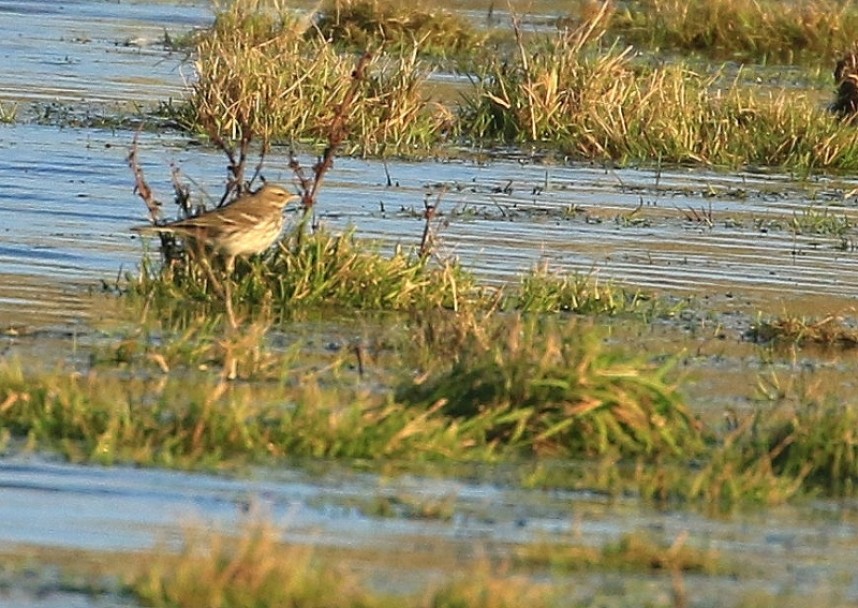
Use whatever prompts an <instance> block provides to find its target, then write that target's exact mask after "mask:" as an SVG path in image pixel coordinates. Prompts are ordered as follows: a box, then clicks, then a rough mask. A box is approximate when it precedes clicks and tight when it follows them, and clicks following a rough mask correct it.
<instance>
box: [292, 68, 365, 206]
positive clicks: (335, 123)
mask: <svg viewBox="0 0 858 608" xmlns="http://www.w3.org/2000/svg"><path fill="white" fill-rule="evenodd" d="M370 60H372V53H371V52H369V51H367V52H365V53H364V54H363V55H362V56H361V58H360V59H358V62H357V65H356V66H355V69H354V71H353V72H352V81H351V85H350V86H349V88H348V90H347V91H346V94H345V96H344V97H343V100H342V101H341V102H340V104H339V105H338V106H337V110H336V112H334V117H333V119H332V120H331V124H330V125H329V126H328V145H327V146H326V147H325V151H324V152H323V153H322V155H321V156H320V157H319V159H318V160H317V161H316V163H315V164H314V165H313V176H314V178H313V180H312V181H310V180H309V179H308V178H307V177H306V176H305V175H304V171H303V170H302V169H301V167H300V165H299V164H298V161H297V160H296V159H295V156H294V155H293V154H292V153H290V161H289V167H290V168H291V169H292V171H294V173H295V176H296V177H297V178H298V181H299V182H300V184H301V189H302V190H303V196H302V199H301V202H302V204H303V206H304V217H307V215H308V214H309V213H310V212H311V211H312V209H313V206H314V205H315V204H316V195H317V194H318V192H319V188H321V186H322V181H323V180H324V178H325V174H326V173H327V172H328V171H329V170H330V168H331V167H332V166H333V164H334V156H335V154H336V151H337V148H339V146H340V144H342V143H343V141H345V139H346V137H347V136H348V132H349V129H348V124H347V119H348V115H349V112H350V110H351V107H352V105H353V104H354V101H355V99H356V97H357V94H358V89H359V88H360V84H361V81H363V80H364V79H365V77H366V67H367V65H369V62H370Z"/></svg>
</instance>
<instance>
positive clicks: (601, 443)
mask: <svg viewBox="0 0 858 608" xmlns="http://www.w3.org/2000/svg"><path fill="white" fill-rule="evenodd" d="M497 321H499V322H496V323H490V324H488V325H487V326H486V325H485V324H482V323H481V324H479V325H477V324H474V325H473V326H472V328H471V331H470V332H469V333H468V334H466V335H465V336H463V337H462V339H461V344H459V348H458V349H457V351H458V352H457V354H456V356H455V358H454V359H453V360H452V361H451V362H449V363H445V362H443V361H442V362H439V363H438V364H436V367H435V368H434V369H430V370H429V371H428V372H427V373H426V374H425V375H424V376H423V377H421V378H420V379H419V380H418V381H417V382H416V383H413V384H406V385H405V386H404V387H402V388H401V389H400V391H399V398H400V399H403V400H405V401H406V402H409V403H415V404H423V405H424V406H433V404H434V407H438V408H440V411H441V412H443V413H444V415H446V416H449V417H451V418H453V419H456V420H461V421H467V422H468V423H469V424H477V425H479V427H480V428H481V432H482V433H483V434H484V436H485V441H486V442H488V443H500V444H502V445H506V446H510V447H512V448H516V449H523V450H524V451H526V452H529V453H531V454H541V455H553V456H562V457H576V458H578V457H594V456H603V457H604V456H607V455H612V456H615V457H630V456H657V455H666V456H670V457H685V458H687V457H691V456H692V455H696V454H697V453H698V452H699V451H700V449H701V448H702V447H703V436H702V434H701V432H700V430H699V428H698V425H697V423H696V421H695V420H694V418H693V417H692V415H691V414H690V412H689V411H688V410H687V408H686V406H685V405H684V403H683V402H682V399H681V398H680V397H679V395H678V394H677V393H676V389H675V387H674V386H673V385H671V384H670V383H669V382H668V380H667V374H668V372H669V370H670V366H669V365H665V366H654V365H652V364H651V363H648V362H646V361H645V360H642V359H641V360H638V359H635V358H633V357H628V356H621V355H619V354H618V353H616V352H608V351H606V350H603V349H602V348H601V346H600V345H599V343H598V341H597V340H596V338H595V336H594V335H593V332H592V331H584V330H582V328H581V327H580V326H579V325H578V324H577V323H576V322H574V321H573V322H570V323H568V324H567V325H563V324H557V323H556V322H555V321H554V320H552V319H531V318H521V317H517V316H514V317H510V318H504V319H502V320H500V319H499V320H497Z"/></svg>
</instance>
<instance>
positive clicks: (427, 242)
mask: <svg viewBox="0 0 858 608" xmlns="http://www.w3.org/2000/svg"><path fill="white" fill-rule="evenodd" d="M446 191H447V189H446V188H443V189H442V190H441V191H440V192H439V193H438V196H437V197H435V204H434V205H432V204H430V203H429V196H428V195H427V196H426V198H425V199H424V200H423V206H424V208H425V210H424V212H423V220H424V224H423V236H422V237H421V239H420V257H421V258H425V257H426V256H428V255H429V254H430V253H432V245H433V244H434V242H435V235H434V234H433V233H432V220H434V219H435V216H436V215H437V214H438V207H439V206H440V205H441V197H442V196H443V195H444V193H445V192H446Z"/></svg>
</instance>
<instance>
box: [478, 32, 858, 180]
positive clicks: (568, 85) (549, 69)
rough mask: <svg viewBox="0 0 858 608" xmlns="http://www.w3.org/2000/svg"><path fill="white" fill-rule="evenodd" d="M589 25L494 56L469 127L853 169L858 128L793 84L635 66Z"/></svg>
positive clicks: (644, 156)
mask: <svg viewBox="0 0 858 608" xmlns="http://www.w3.org/2000/svg"><path fill="white" fill-rule="evenodd" d="M594 31H595V30H594V29H591V28H588V27H582V28H581V29H579V30H576V31H574V32H571V33H570V32H561V33H559V34H557V35H555V36H553V37H552V38H550V39H549V40H547V41H546V42H545V44H544V47H542V48H535V47H526V46H524V45H523V44H522V46H521V47H520V51H521V52H520V55H519V56H518V57H517V58H515V59H514V60H512V61H510V60H508V59H506V58H504V59H498V60H496V61H495V62H494V63H492V64H489V65H488V66H487V67H486V69H485V71H484V72H482V73H481V74H479V75H478V77H477V83H476V92H475V93H474V94H473V95H472V96H469V97H468V98H467V101H466V105H465V107H464V108H463V116H462V132H463V133H468V134H470V135H471V136H473V137H475V138H477V139H482V138H490V139H498V140H502V141H506V142H545V143H549V144H554V145H559V146H560V147H561V148H562V149H563V150H564V151H566V152H568V153H569V154H571V155H573V156H575V157H577V158H581V159H598V160H603V161H616V162H620V163H628V162H632V161H649V162H652V161H659V162H670V163H694V164H711V165H721V166H729V167H736V166H741V165H744V164H758V165H766V166H789V167H802V168H804V169H806V170H811V169H822V168H838V169H852V168H855V167H856V166H858V132H856V131H855V130H854V129H852V128H848V127H847V126H845V125H844V124H843V123H841V122H839V121H836V120H833V119H832V117H831V115H830V114H829V113H828V112H827V111H826V110H825V109H824V108H823V107H822V105H821V104H819V103H818V102H817V101H816V100H814V99H811V98H809V97H808V96H807V95H806V94H797V93H796V92H795V91H782V92H776V93H771V94H768V95H764V94H760V93H756V92H754V91H751V90H748V89H742V88H740V87H739V86H738V85H737V84H736V83H735V82H734V83H730V82H726V83H725V82H723V76H722V75H721V74H716V75H714V76H712V75H705V76H704V75H700V74H696V73H694V72H692V71H690V70H689V69H687V68H686V67H684V66H683V65H681V64H680V65H668V66H664V67H659V68H656V69H640V68H637V67H635V66H634V65H633V64H632V61H631V55H630V53H629V51H628V50H626V51H617V50H609V51H607V52H599V51H598V50H597V49H596V48H595V46H594V45H595V43H596V42H597V39H596V38H595V37H594V33H593V32H594Z"/></svg>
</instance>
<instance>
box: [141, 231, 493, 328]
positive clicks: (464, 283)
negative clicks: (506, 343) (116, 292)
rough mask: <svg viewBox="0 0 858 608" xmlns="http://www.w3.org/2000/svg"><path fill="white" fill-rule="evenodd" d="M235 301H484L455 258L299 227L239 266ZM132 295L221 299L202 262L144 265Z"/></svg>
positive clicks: (168, 304) (391, 306)
mask: <svg viewBox="0 0 858 608" xmlns="http://www.w3.org/2000/svg"><path fill="white" fill-rule="evenodd" d="M235 280H236V285H235V288H234V290H233V293H234V299H235V300H236V302H237V303H240V304H238V305H239V306H243V307H245V309H255V310H259V309H263V310H265V309H267V310H270V311H273V312H274V313H276V314H279V315H285V314H286V313H288V311H291V310H295V309H299V308H309V307H318V306H335V307H336V308H338V309H339V310H341V311H347V310H399V311H403V310H429V309H437V308H449V309H452V310H458V309H459V308H461V307H463V306H466V305H473V304H474V303H476V302H479V301H481V300H482V299H484V298H485V296H484V295H483V293H482V290H481V289H480V288H479V287H478V286H477V284H476V282H475V280H474V277H473V276H472V275H470V274H468V273H467V272H465V271H464V270H463V269H462V268H461V266H459V265H458V264H457V263H456V262H452V261H448V262H442V263H440V264H435V263H433V261H432V260H431V259H430V258H428V257H426V256H420V255H417V254H416V253H413V252H412V253H407V252H405V251H403V250H402V249H399V248H397V249H395V250H394V251H393V252H392V253H391V254H390V255H384V254H382V253H380V252H378V251H376V250H374V249H373V247H372V245H371V244H367V243H363V242H359V241H357V240H355V238H354V235H353V234H352V233H350V232H347V233H345V234H341V235H332V234H329V233H327V232H324V231H318V232H315V233H312V234H308V233H304V232H303V231H302V229H301V227H300V226H299V227H297V228H296V229H295V230H294V231H293V232H292V233H291V234H290V235H288V236H287V238H286V239H284V240H283V241H282V242H281V244H280V246H279V247H278V248H276V249H275V250H274V251H273V253H272V254H271V256H270V258H268V259H262V260H260V259H257V260H254V261H252V262H251V263H249V264H243V265H240V267H239V269H238V274H237V276H236V279H235ZM131 289H132V293H133V294H136V295H137V296H140V297H143V298H145V299H147V300H149V301H153V302H154V303H155V304H156V305H157V306H159V307H162V308H165V309H170V308H175V306H173V303H175V302H177V301H180V302H185V303H188V302H193V301H197V302H202V303H208V304H213V303H216V302H217V301H218V293H217V290H216V289H215V288H214V286H213V285H211V283H210V281H209V280H207V277H206V275H205V273H204V272H202V271H201V270H200V268H199V267H198V266H197V265H196V264H192V263H190V262H186V263H185V264H179V265H165V266H162V267H161V268H153V267H151V266H149V265H146V266H144V269H143V272H142V273H141V274H140V275H139V277H137V279H136V280H133V281H132V283H131Z"/></svg>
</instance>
